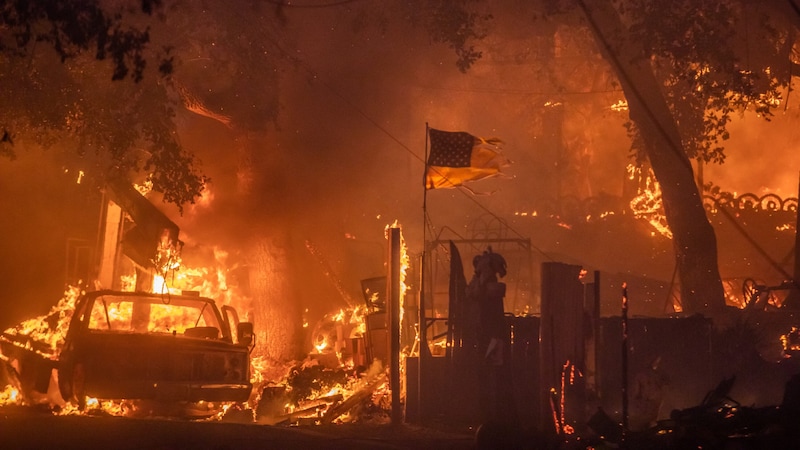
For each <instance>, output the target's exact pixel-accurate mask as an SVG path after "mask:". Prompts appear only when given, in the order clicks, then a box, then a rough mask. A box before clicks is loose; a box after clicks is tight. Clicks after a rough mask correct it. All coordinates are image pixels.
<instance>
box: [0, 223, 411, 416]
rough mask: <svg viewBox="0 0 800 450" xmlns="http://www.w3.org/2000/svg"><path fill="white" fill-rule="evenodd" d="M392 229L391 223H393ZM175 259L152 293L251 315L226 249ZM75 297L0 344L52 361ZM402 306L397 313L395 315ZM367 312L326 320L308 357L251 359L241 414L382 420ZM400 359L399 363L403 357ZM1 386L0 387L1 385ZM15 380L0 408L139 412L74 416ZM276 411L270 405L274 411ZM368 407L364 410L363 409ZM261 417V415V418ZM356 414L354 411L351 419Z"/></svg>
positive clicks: (168, 325)
mask: <svg viewBox="0 0 800 450" xmlns="http://www.w3.org/2000/svg"><path fill="white" fill-rule="evenodd" d="M395 226H396V225H395ZM176 256H177V254H166V258H164V259H163V260H162V261H161V262H162V263H163V264H162V265H161V267H162V268H163V269H164V270H163V271H162V272H161V274H159V275H156V276H154V277H153V285H152V292H154V293H172V294H179V293H182V292H184V293H185V292H186V291H193V292H197V293H199V295H201V296H203V297H208V298H213V299H215V300H216V301H217V302H218V303H219V304H221V305H230V306H233V307H235V308H237V309H238V310H240V311H245V315H247V311H249V307H250V304H249V302H250V299H248V298H247V296H245V295H243V293H242V292H241V291H240V290H239V289H238V288H237V287H236V286H232V285H229V283H228V282H227V279H226V273H228V272H229V271H230V270H231V269H230V268H228V267H227V260H228V255H227V253H225V252H224V251H220V250H217V251H215V259H216V261H215V266H214V267H202V268H189V267H183V266H181V265H180V259H179V258H176ZM408 264H409V258H408V255H407V251H406V248H405V244H403V246H402V267H401V298H404V294H405V291H406V290H407V289H408V286H407V285H406V283H405V277H406V272H407V268H408ZM120 282H121V285H122V286H123V288H124V290H128V291H133V287H134V286H136V275H134V274H128V275H123V276H122V277H121V279H120ZM80 295H81V289H80V288H78V287H73V286H71V287H69V288H68V289H67V290H66V292H65V293H64V296H63V298H61V299H60V300H59V301H58V303H57V304H56V305H55V306H53V307H52V309H51V310H50V311H49V312H48V313H47V314H45V315H42V316H40V317H36V318H32V319H28V320H25V321H24V322H22V323H20V324H19V325H17V326H15V327H11V328H9V329H7V330H5V331H4V332H3V335H2V338H6V339H8V340H10V341H11V342H14V343H15V345H20V346H24V347H25V348H26V349H28V350H31V351H35V352H36V353H37V354H39V355H41V356H42V357H43V358H45V359H47V360H50V361H54V362H55V361H57V359H58V357H59V353H60V351H61V349H62V346H63V344H64V340H65V338H66V333H67V330H68V329H69V324H70V320H71V318H72V312H73V311H74V309H75V306H76V300H77V299H78V297H79V296H80ZM156 306H158V307H157V308H154V309H153V310H152V311H151V314H152V315H153V316H155V319H154V321H153V324H151V326H152V327H157V328H159V327H160V328H163V329H170V330H172V329H175V330H176V331H179V330H177V328H176V327H178V326H179V324H180V323H182V322H181V317H178V316H176V314H181V312H180V311H179V310H178V309H176V308H173V307H171V305H168V304H165V305H156ZM123 307H124V304H123V305H119V306H117V305H113V304H112V305H110V306H109V307H108V309H107V311H105V314H106V315H107V317H106V318H103V320H111V321H112V322H114V321H115V320H116V318H117V317H122V316H130V314H131V311H124V310H122V309H119V308H123ZM402 310H403V308H401V311H402ZM368 313H369V312H368V311H367V308H366V307H365V306H364V307H351V308H346V309H341V310H339V311H337V312H334V313H331V314H328V315H326V316H325V317H324V318H323V320H322V321H321V322H320V324H319V325H317V327H316V328H315V330H314V336H313V339H314V341H313V343H312V344H313V349H312V350H311V352H310V353H309V356H308V357H307V358H306V359H305V360H304V361H300V362H286V363H283V365H282V366H281V367H274V366H275V365H276V364H277V365H280V364H281V363H278V362H271V361H267V360H266V358H264V357H263V356H261V355H255V354H254V355H252V358H251V371H250V373H251V382H252V384H253V386H254V389H253V395H252V396H251V401H249V402H248V403H247V404H245V405H239V407H237V408H235V409H237V410H239V411H245V412H246V415H247V416H251V415H252V418H253V419H254V420H256V421H259V422H261V423H270V422H274V423H278V422H286V421H288V422H297V421H299V420H307V421H310V422H311V423H323V422H331V423H332V422H347V421H352V420H356V417H353V415H354V414H356V415H359V414H360V415H362V416H365V415H367V413H366V412H365V410H364V408H363V407H362V408H360V409H359V408H355V406H357V405H356V403H358V402H361V403H364V402H367V403H369V404H370V405H371V410H372V411H371V412H370V413H369V414H370V415H371V416H385V414H376V411H385V410H387V405H386V403H387V402H389V401H390V398H391V396H390V395H389V393H390V387H389V385H388V382H387V377H386V374H385V368H384V365H383V364H381V362H380V361H375V362H370V361H366V359H365V355H364V348H365V335H366V333H367V329H366V320H365V319H366V315H367V314H368ZM417 347H418V344H415V345H413V346H411V348H407V349H406V350H405V351H404V352H403V356H406V354H407V353H409V352H411V351H412V349H413V348H417ZM0 359H1V360H2V361H4V362H5V363H8V365H9V366H11V367H12V368H13V369H14V370H18V369H19V367H15V366H14V362H13V361H11V360H10V358H9V357H7V356H4V355H3V354H2V352H1V351H0ZM403 359H404V358H403ZM276 373H284V374H285V375H284V376H283V377H282V378H280V379H277V380H276V379H275V374H276ZM57 377H58V373H57V370H55V369H54V370H53V371H52V379H51V382H50V384H51V387H52V391H54V392H57V391H58V388H57V387H56V386H58V380H57ZM0 381H3V380H2V379H0ZM20 389H21V386H19V383H18V380H14V379H13V377H12V380H10V382H9V383H8V385H6V386H4V387H3V389H2V390H0V406H3V405H9V404H16V405H20V404H30V403H49V404H50V406H51V408H52V410H53V411H54V413H58V414H86V413H87V412H92V411H102V412H103V413H104V414H109V415H120V416H128V415H135V414H141V411H139V407H138V406H137V405H136V404H135V403H134V402H130V401H127V400H124V399H121V400H120V399H116V400H105V399H95V398H88V399H86V405H85V407H84V408H83V409H81V410H79V409H78V407H77V405H72V404H70V403H69V402H65V401H64V400H63V399H61V398H60V395H55V397H57V398H56V399H54V398H53V395H50V394H51V393H50V392H48V396H47V398H36V399H31V398H24V396H23V395H21V392H20ZM276 391H280V392H281V393H282V394H281V396H279V397H280V402H279V403H280V405H279V408H278V410H279V411H278V412H277V413H276V412H275V411H274V410H273V411H267V410H269V405H270V403H271V402H273V403H274V400H275V398H274V397H275V396H274V395H273V394H272V393H274V392H276ZM233 406H234V405H232V404H217V405H212V404H208V405H200V406H198V407H200V408H202V407H207V408H209V409H212V408H214V409H215V410H217V411H218V413H217V414H215V415H212V416H211V418H212V419H221V418H222V417H223V416H224V415H225V413H226V412H227V411H229V410H231V408H232V407H233ZM273 406H274V405H273ZM367 409H370V408H367ZM265 411H267V412H265ZM355 411H358V413H355Z"/></svg>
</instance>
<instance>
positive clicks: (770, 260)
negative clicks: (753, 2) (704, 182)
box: [578, 0, 800, 286]
mask: <svg viewBox="0 0 800 450" xmlns="http://www.w3.org/2000/svg"><path fill="white" fill-rule="evenodd" d="M787 1H789V3H790V4H791V5H792V7H793V9H794V11H795V13H796V14H798V16H800V8H798V6H797V5H796V4H795V3H794V1H793V0H787ZM578 4H579V5H580V7H581V9H582V10H583V12H584V15H585V17H586V19H587V21H588V22H589V24H590V26H591V27H592V29H593V30H594V32H595V35H596V36H597V38H598V39H599V40H600V41H601V42H600V43H601V44H602V45H603V47H604V48H605V49H606V53H607V54H608V56H609V57H610V58H612V59H614V60H615V64H616V65H617V67H619V68H620V69H621V70H620V71H619V72H620V73H619V76H620V77H622V78H624V79H625V82H626V83H627V84H628V86H630V88H631V91H632V93H633V95H634V96H635V97H636V98H637V100H638V101H639V103H640V104H641V105H642V106H643V109H644V110H645V113H646V114H647V116H648V117H649V119H650V120H651V122H652V124H653V125H654V126H655V128H656V129H657V130H658V132H659V133H660V134H661V137H662V138H663V139H664V140H665V141H666V142H667V143H668V144H669V145H668V147H669V149H670V151H672V152H674V153H678V152H683V147H682V146H681V145H680V143H676V142H674V141H673V140H672V139H671V138H670V136H669V133H668V132H667V131H666V130H665V129H664V128H663V126H662V124H661V123H660V122H659V121H658V120H657V118H656V116H655V113H654V112H653V110H652V109H650V105H649V104H648V103H647V102H645V101H644V97H643V96H642V94H641V92H640V91H639V90H638V89H637V88H636V85H635V84H634V83H633V80H632V79H631V78H630V76H629V75H628V72H627V71H625V70H623V69H622V65H621V63H620V62H619V59H618V58H617V55H616V53H615V52H614V49H613V47H612V46H611V43H610V42H609V41H608V40H607V39H606V37H605V36H604V35H603V33H602V31H601V30H600V27H599V26H598V25H597V23H596V22H595V21H594V19H593V18H592V16H591V14H590V13H589V10H588V8H587V6H586V3H585V1H584V0H578ZM681 159H682V160H683V158H681ZM686 161H688V159H686ZM688 164H689V169H690V170H692V167H691V162H688ZM698 194H699V193H698ZM718 211H720V212H721V213H722V215H723V216H725V217H726V218H727V219H728V220H729V221H730V222H731V224H733V226H734V228H735V229H736V231H738V232H739V233H740V234H741V235H742V237H744V238H745V240H747V242H749V243H750V245H752V246H753V248H755V250H756V251H757V252H758V253H759V254H760V255H761V256H762V257H763V258H765V259H766V261H767V262H768V263H769V264H770V265H771V266H772V267H773V268H774V269H775V270H777V271H778V272H779V273H780V274H781V275H782V276H784V277H785V278H786V279H791V278H792V276H791V275H789V274H788V272H786V270H785V269H783V268H782V267H781V266H780V265H779V264H778V263H777V262H776V261H775V260H774V259H773V258H772V257H771V256H769V254H768V253H767V251H766V250H764V248H763V247H761V246H760V245H759V244H758V243H757V242H756V241H755V240H754V239H753V238H752V237H751V236H750V235H749V234H748V233H747V231H746V230H745V229H744V228H743V227H742V226H741V224H739V223H738V222H737V221H736V219H735V218H734V217H733V216H732V215H731V213H730V212H729V211H728V210H727V209H726V208H724V207H723V208H718ZM796 232H797V231H796ZM795 264H796V263H795ZM798 283H800V280H794V284H795V286H798Z"/></svg>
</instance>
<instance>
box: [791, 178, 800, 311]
mask: <svg viewBox="0 0 800 450" xmlns="http://www.w3.org/2000/svg"><path fill="white" fill-rule="evenodd" d="M797 198H800V183H798V187H797ZM794 223H795V227H794V229H795V232H794V286H793V287H794V289H793V290H792V291H793V292H794V293H795V296H796V297H799V298H798V300H800V228H798V225H800V208H797V215H796V216H795V222H794Z"/></svg>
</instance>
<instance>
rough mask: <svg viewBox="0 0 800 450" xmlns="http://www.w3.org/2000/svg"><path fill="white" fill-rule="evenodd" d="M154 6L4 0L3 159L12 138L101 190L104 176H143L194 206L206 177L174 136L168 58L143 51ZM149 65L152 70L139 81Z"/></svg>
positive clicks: (0, 32) (0, 37)
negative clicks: (47, 152)
mask: <svg viewBox="0 0 800 450" xmlns="http://www.w3.org/2000/svg"><path fill="white" fill-rule="evenodd" d="M160 6H161V2H160V1H158V0H152V1H151V0H145V1H142V2H141V3H139V4H138V6H137V7H133V6H130V5H125V4H124V3H123V4H122V5H121V6H113V5H111V4H108V5H107V4H102V3H101V2H99V1H72V0H59V1H44V0H43V1H12V2H7V3H6V4H5V5H4V6H3V8H2V9H0V79H1V80H2V84H3V86H4V87H5V88H6V92H5V93H4V95H2V97H0V125H2V129H3V131H2V136H3V138H2V142H0V155H2V156H5V157H6V158H10V159H13V158H14V157H15V155H16V153H15V152H16V146H15V145H14V143H15V142H25V141H30V142H31V143H32V144H36V145H43V146H46V147H56V148H58V149H60V150H62V151H61V153H60V154H58V157H61V158H63V160H64V162H65V164H66V165H67V166H68V167H72V168H75V169H76V170H81V171H83V172H84V173H85V174H86V175H87V177H86V178H87V179H89V180H92V182H94V183H95V184H96V185H97V186H98V187H102V186H104V185H105V183H106V180H107V179H108V178H109V177H125V178H126V179H131V178H134V181H140V182H141V181H144V179H147V180H148V181H150V182H152V186H153V189H154V190H156V191H159V192H162V193H163V194H164V200H165V201H168V202H171V203H174V204H176V205H177V206H178V207H179V208H182V207H183V205H184V204H186V203H193V202H194V200H195V199H196V198H197V197H198V196H199V195H200V192H201V191H202V190H203V186H204V184H205V182H206V181H207V179H206V178H205V176H204V175H202V174H201V173H199V172H198V170H197V168H196V167H195V166H196V164H197V160H196V158H195V156H194V155H193V154H191V153H189V152H187V151H186V150H185V149H184V148H182V146H181V145H180V142H179V141H178V140H177V138H176V136H175V134H174V129H175V124H174V115H175V111H174V105H175V104H176V102H177V99H176V98H175V96H174V95H173V97H172V98H170V90H169V86H170V82H171V80H170V78H169V76H170V75H171V73H172V70H173V66H172V65H173V57H172V56H171V54H170V52H169V51H168V50H167V49H164V50H159V51H152V49H151V48H150V47H149V44H150V34H149V28H148V23H149V22H150V21H151V20H152V18H153V13H154V11H156V10H157V9H158V8H159V7H160ZM136 21H142V22H143V24H139V25H136V24H135V23H134V22H136ZM109 62H110V65H109ZM148 62H156V63H157V73H153V74H151V76H147V77H146V76H145V70H146V68H147V63H148ZM109 72H110V73H109ZM109 75H110V76H109ZM126 78H128V79H130V82H123V81H124V80H125V79H126ZM120 99H125V101H119V100H120Z"/></svg>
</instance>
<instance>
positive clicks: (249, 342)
mask: <svg viewBox="0 0 800 450" xmlns="http://www.w3.org/2000/svg"><path fill="white" fill-rule="evenodd" d="M236 340H237V341H238V342H239V343H240V344H242V345H244V346H245V347H248V348H250V349H251V350H252V348H255V346H256V343H255V340H256V335H255V333H254V332H253V323H252V322H239V323H238V324H237V325H236ZM251 347H252V348H251Z"/></svg>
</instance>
